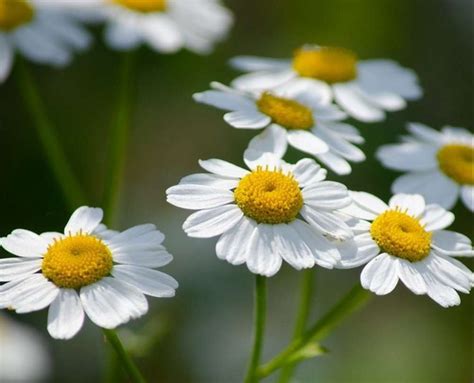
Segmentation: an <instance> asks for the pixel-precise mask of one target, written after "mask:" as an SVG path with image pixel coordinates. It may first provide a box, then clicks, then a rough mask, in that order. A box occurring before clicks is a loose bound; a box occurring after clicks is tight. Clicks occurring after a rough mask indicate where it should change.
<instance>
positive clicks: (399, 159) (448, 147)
mask: <svg viewBox="0 0 474 383" xmlns="http://www.w3.org/2000/svg"><path fill="white" fill-rule="evenodd" d="M408 131H409V132H410V133H411V136H406V137H404V141H405V142H403V143H400V144H393V145H384V146H382V147H381V148H380V149H379V150H378V152H377V158H378V159H379V160H380V161H381V162H382V164H383V165H384V166H386V167H388V168H390V169H395V170H399V171H403V172H408V173H407V174H405V175H402V176H401V177H399V178H397V179H396V180H395V182H394V183H393V184H392V191H393V192H394V193H419V194H421V195H423V197H425V200H426V201H427V202H429V203H436V204H438V205H441V206H443V207H444V208H446V209H450V208H452V207H453V206H454V205H455V204H456V201H457V200H458V198H459V196H461V200H462V201H463V202H464V205H466V207H467V208H468V209H469V210H471V211H474V135H473V134H472V133H470V132H469V131H467V130H466V129H461V128H453V127H451V126H446V127H444V128H443V129H442V130H441V131H436V130H434V129H431V128H429V127H427V126H425V125H422V124H415V123H411V124H408Z"/></svg>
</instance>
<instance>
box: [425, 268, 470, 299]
mask: <svg viewBox="0 0 474 383" xmlns="http://www.w3.org/2000/svg"><path fill="white" fill-rule="evenodd" d="M423 278H424V279H425V283H426V288H427V290H428V296H429V297H430V298H431V299H433V300H434V301H435V302H436V303H438V304H439V305H441V306H443V307H451V306H457V305H459V304H460V303H461V299H460V298H459V295H458V293H457V292H456V290H454V289H453V288H452V287H449V286H446V285H443V284H441V283H439V282H438V281H437V280H436V279H435V277H434V276H433V275H431V273H424V274H423Z"/></svg>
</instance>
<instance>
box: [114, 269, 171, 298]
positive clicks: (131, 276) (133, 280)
mask: <svg viewBox="0 0 474 383" xmlns="http://www.w3.org/2000/svg"><path fill="white" fill-rule="evenodd" d="M112 275H113V276H114V277H115V278H117V279H118V280H119V281H121V282H125V283H128V284H130V285H132V286H135V287H136V288H137V289H138V290H140V291H141V292H142V293H143V294H146V295H151V296H153V297H157V298H168V297H174V295H175V290H176V289H177V288H178V282H177V281H176V280H175V279H174V278H173V277H171V276H169V275H168V274H165V273H162V272H161V271H158V270H152V269H148V268H146V267H139V266H130V265H118V266H114V268H113V270H112Z"/></svg>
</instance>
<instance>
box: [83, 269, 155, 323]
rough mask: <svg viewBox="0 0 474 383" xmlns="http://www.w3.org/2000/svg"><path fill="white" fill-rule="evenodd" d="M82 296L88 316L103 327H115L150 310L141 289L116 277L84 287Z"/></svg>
mask: <svg viewBox="0 0 474 383" xmlns="http://www.w3.org/2000/svg"><path fill="white" fill-rule="evenodd" d="M80 297H81V302H82V306H83V308H84V311H85V312H86V314H87V316H88V317H89V318H90V319H91V321H92V322H94V323H95V324H96V325H97V326H100V327H103V328H108V329H112V328H115V327H117V326H119V325H121V324H123V323H126V322H128V321H129V320H130V319H135V318H139V317H141V316H142V315H144V314H146V312H147V311H148V302H147V300H146V298H145V296H144V295H143V294H142V293H141V292H140V291H139V290H137V289H136V288H135V287H133V286H131V285H129V284H127V283H123V282H120V281H118V280H116V279H114V278H109V277H106V278H103V279H102V280H100V281H99V282H97V283H94V284H92V285H89V286H85V287H83V288H82V289H81V292H80Z"/></svg>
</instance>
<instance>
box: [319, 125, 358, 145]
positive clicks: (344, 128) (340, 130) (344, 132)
mask: <svg viewBox="0 0 474 383" xmlns="http://www.w3.org/2000/svg"><path fill="white" fill-rule="evenodd" d="M325 125H326V126H327V127H328V128H329V129H330V130H331V131H332V132H333V133H334V134H336V135H337V136H340V137H342V138H344V139H345V140H347V141H348V142H353V143H355V144H363V143H364V142H365V140H364V137H362V136H361V134H360V132H359V131H358V130H357V129H356V128H355V127H354V126H352V125H349V124H344V123H342V122H332V121H331V122H329V123H328V122H326V123H325Z"/></svg>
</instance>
